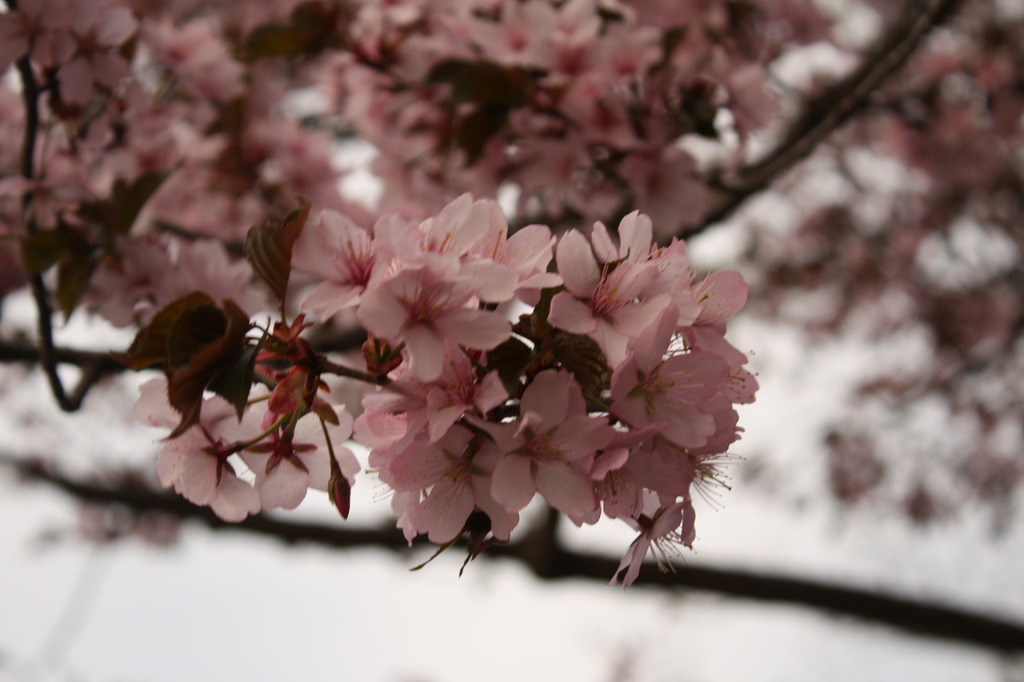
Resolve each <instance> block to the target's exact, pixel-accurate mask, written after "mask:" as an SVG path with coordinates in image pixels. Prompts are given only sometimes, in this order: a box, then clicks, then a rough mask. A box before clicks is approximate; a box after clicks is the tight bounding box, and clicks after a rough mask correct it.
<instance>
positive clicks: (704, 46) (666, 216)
mask: <svg viewBox="0 0 1024 682" xmlns="http://www.w3.org/2000/svg"><path fill="white" fill-rule="evenodd" d="M358 5H359V7H358V10H357V11H356V12H355V17H354V19H353V21H352V24H351V28H350V31H349V34H350V40H351V41H352V43H353V48H352V52H353V58H352V59H349V60H345V61H340V60H339V62H338V63H336V64H332V65H331V68H332V70H331V75H332V77H334V78H335V81H336V83H335V85H334V87H335V89H336V90H337V92H338V101H339V104H340V110H341V112H342V114H343V116H344V117H345V118H346V119H347V120H348V121H350V122H351V124H352V125H353V126H354V127H355V128H356V129H357V130H358V131H359V134H360V135H361V136H362V137H363V138H365V139H367V140H370V141H371V142H372V143H373V144H374V146H375V147H377V149H378V150H379V151H380V155H379V156H378V157H377V159H376V160H375V162H374V163H375V170H376V172H377V173H378V174H379V175H381V176H382V177H384V178H387V179H388V180H389V182H388V183H387V185H386V188H385V192H386V194H385V197H384V202H385V204H386V205H388V206H391V207H392V208H394V209H395V210H403V211H410V210H414V209H415V207H422V206H426V207H429V208H433V209H434V210H436V209H437V208H439V207H440V206H441V205H442V204H443V203H445V202H446V201H447V200H448V199H450V198H451V197H453V196H454V195H455V194H458V193H459V192H461V191H466V190H468V191H471V192H474V193H476V194H488V195H493V194H494V192H495V191H496V189H497V188H498V187H499V186H501V185H512V186H515V187H516V188H517V189H518V190H519V194H518V200H519V207H518V212H519V214H521V215H547V216H559V215H561V214H562V212H563V211H566V210H568V211H569V212H570V213H571V214H576V215H580V216H583V218H584V219H590V220H593V219H594V218H595V217H602V216H605V215H608V214H611V213H614V211H616V210H622V209H623V207H628V208H625V209H624V210H622V212H625V211H628V210H629V209H630V208H638V209H639V210H641V211H643V212H645V213H647V214H649V215H651V216H652V217H653V218H654V220H655V223H656V224H657V225H658V226H659V228H660V229H661V231H662V234H663V235H668V234H673V233H675V232H678V231H679V230H680V229H681V228H684V227H687V226H689V225H692V224H694V223H696V222H698V221H700V219H701V217H702V214H703V212H704V209H705V207H706V205H707V203H708V201H709V196H710V191H709V189H708V187H707V185H706V183H705V180H704V178H702V177H701V173H700V172H699V170H698V164H697V162H696V160H695V158H694V157H693V156H692V155H691V154H690V153H689V152H688V151H686V149H684V148H683V147H681V146H680V145H679V144H678V142H679V141H680V140H681V139H683V138H685V137H687V136H703V137H705V138H710V139H719V138H720V137H722V133H723V132H725V131H726V128H728V129H729V134H730V135H731V136H732V137H734V138H735V139H736V140H737V141H739V142H741V143H742V141H743V140H745V139H746V137H747V135H748V133H749V132H750V131H752V130H756V129H758V128H761V127H762V126H763V125H764V123H766V122H767V121H768V120H769V119H770V117H771V116H772V115H773V114H774V113H775V111H776V109H777V106H776V104H775V101H774V97H773V96H772V95H771V94H770V92H769V91H768V89H767V88H766V84H767V82H768V72H767V71H766V69H765V64H766V63H768V62H770V61H771V60H772V59H774V58H775V57H776V56H777V55H778V54H779V53H780V51H781V50H782V47H783V44H785V43H792V44H800V43H805V42H813V41H814V40H817V39H819V38H820V36H821V35H822V30H823V29H824V28H825V27H826V26H827V24H828V22H827V21H826V20H825V19H824V18H823V17H822V15H820V14H819V13H818V12H817V10H816V9H815V7H814V3H805V2H799V1H797V2H790V1H783V2H778V1H775V0H773V1H770V2H760V3H723V2H706V1H703V0H702V1H700V2H697V1H691V0H673V1H672V2H664V1H661V0H633V1H630V2H620V1H619V0H613V1H611V2H598V1H597V0H569V1H568V2H551V1H550V0H528V1H526V2H521V1H519V0H502V1H495V0H459V1H458V2H446V3H426V2H397V3H388V4H387V5H384V6H381V5H380V4H379V3H359V4H358ZM789 21H792V24H791V26H794V27H796V26H799V27H800V28H802V29H804V30H803V31H793V32H790V33H788V34H782V33H779V32H772V31H770V30H767V27H769V26H776V25H779V24H781V23H784V22H789ZM726 111H727V112H729V117H728V118H729V119H730V120H731V122H732V123H731V126H725V124H723V119H721V118H719V117H718V115H719V114H720V113H723V112H726Z"/></svg>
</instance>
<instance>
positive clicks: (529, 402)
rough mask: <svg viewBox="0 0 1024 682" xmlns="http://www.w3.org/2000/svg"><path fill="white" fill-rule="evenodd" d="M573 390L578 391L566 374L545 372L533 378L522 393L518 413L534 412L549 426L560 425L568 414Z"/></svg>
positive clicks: (570, 376)
mask: <svg viewBox="0 0 1024 682" xmlns="http://www.w3.org/2000/svg"><path fill="white" fill-rule="evenodd" d="M573 388H575V390H576V391H579V390H580V389H579V387H577V386H576V383H575V382H574V381H573V380H572V375H570V374H569V373H568V372H559V371H557V370H553V369H549V370H545V371H543V372H541V373H540V374H538V375H537V376H535V377H534V378H533V381H531V382H530V385H529V386H527V387H526V391H524V392H523V399H522V404H521V406H520V412H521V413H523V414H527V413H529V412H536V413H538V414H540V416H541V417H542V418H543V419H544V423H545V424H547V425H549V426H555V425H557V424H560V423H562V422H563V421H565V418H566V416H567V414H568V409H569V392H570V390H572V389H573Z"/></svg>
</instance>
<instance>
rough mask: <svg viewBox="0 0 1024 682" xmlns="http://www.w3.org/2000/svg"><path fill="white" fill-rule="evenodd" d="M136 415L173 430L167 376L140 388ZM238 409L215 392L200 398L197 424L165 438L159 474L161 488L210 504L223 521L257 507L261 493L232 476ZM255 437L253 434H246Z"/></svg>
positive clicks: (238, 517) (174, 420)
mask: <svg viewBox="0 0 1024 682" xmlns="http://www.w3.org/2000/svg"><path fill="white" fill-rule="evenodd" d="M139 393H140V395H139V399H138V401H137V402H136V403H135V407H134V413H135V416H136V417H137V418H138V419H139V420H140V421H142V422H144V423H146V424H149V425H150V426H157V427H161V428H167V429H173V428H175V426H176V425H177V424H178V422H179V421H180V415H179V414H178V413H177V412H175V411H174V409H173V408H172V407H171V406H170V404H169V403H168V402H167V382H166V380H165V379H163V378H162V377H161V378H157V379H151V380H150V381H147V382H146V383H145V384H143V385H142V386H141V387H140V388H139ZM240 435H241V433H240V430H239V423H238V413H237V411H236V410H235V408H234V407H233V406H232V405H230V404H229V403H228V402H227V401H226V400H224V399H223V398H221V397H219V396H214V397H213V398H210V399H209V400H204V401H203V405H202V409H201V412H200V417H199V423H198V424H196V425H195V426H193V427H191V428H190V429H188V430H187V431H185V432H184V433H182V434H181V435H179V436H178V437H177V438H172V439H170V440H167V441H164V444H163V446H162V447H161V448H160V455H159V458H158V459H157V476H158V478H159V479H160V483H161V484H163V485H164V486H167V487H170V486H174V490H175V492H177V493H178V494H179V495H182V496H184V497H185V499H187V500H188V501H190V502H192V503H193V504H198V505H203V506H209V507H210V508H211V509H213V511H214V513H215V514H217V516H219V517H220V518H222V519H223V520H225V521H232V522H237V521H241V520H242V519H244V518H245V517H246V516H248V515H249V514H255V513H256V512H258V511H259V510H260V495H259V493H257V492H256V489H255V488H253V487H252V486H251V485H249V484H248V483H246V482H244V481H242V480H241V479H240V478H238V476H237V475H236V472H235V468H234V465H232V463H231V462H230V461H229V457H231V456H232V455H234V454H235V453H236V452H237V450H238V448H237V445H238V438H237V436H240ZM249 435H252V436H255V435H256V434H255V433H253V434H249Z"/></svg>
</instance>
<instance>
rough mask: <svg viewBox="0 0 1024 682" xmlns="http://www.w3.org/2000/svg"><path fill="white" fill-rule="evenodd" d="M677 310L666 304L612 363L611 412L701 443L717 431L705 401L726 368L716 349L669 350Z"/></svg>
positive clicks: (719, 386)
mask: <svg viewBox="0 0 1024 682" xmlns="http://www.w3.org/2000/svg"><path fill="white" fill-rule="evenodd" d="M675 312H676V311H675V309H674V308H668V309H666V310H665V312H663V313H662V314H661V316H660V317H659V318H658V320H657V321H656V323H655V324H653V325H651V327H650V328H648V329H647V330H646V332H645V333H644V334H643V335H642V336H641V337H640V339H639V340H638V341H637V342H636V345H635V346H634V348H633V349H632V350H631V351H630V353H629V354H628V355H627V356H626V359H625V360H624V361H623V362H622V363H620V364H619V365H618V366H617V367H616V368H615V371H614V372H613V374H612V382H611V384H612V413H613V414H615V415H616V416H617V417H620V418H621V419H624V420H626V421H627V422H628V423H629V424H630V425H632V426H647V425H650V424H661V425H662V426H661V429H660V435H662V436H663V437H665V438H667V439H669V440H671V441H673V442H675V443H677V444H678V445H680V446H683V447H700V446H702V445H704V444H705V443H706V442H707V439H708V437H709V436H710V435H711V434H712V433H714V431H715V420H714V418H713V417H712V416H711V415H709V414H706V413H705V412H704V411H703V406H704V404H705V403H706V402H707V401H708V400H709V399H710V398H712V397H714V396H715V395H716V394H718V393H719V392H720V391H722V390H723V389H724V387H725V385H726V383H727V381H728V378H729V367H728V365H726V363H725V361H724V360H722V359H721V358H720V357H719V356H717V355H715V354H714V353H708V352H701V351H692V352H688V353H685V352H682V350H681V349H679V350H677V351H672V350H671V345H672V341H673V338H674V336H675V331H676V325H675V319H676V314H675Z"/></svg>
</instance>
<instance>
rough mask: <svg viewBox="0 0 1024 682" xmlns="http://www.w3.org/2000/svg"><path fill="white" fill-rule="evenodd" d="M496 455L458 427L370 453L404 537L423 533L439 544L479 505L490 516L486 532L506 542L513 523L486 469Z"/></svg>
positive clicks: (486, 443)
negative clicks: (396, 449) (394, 450)
mask: <svg viewBox="0 0 1024 682" xmlns="http://www.w3.org/2000/svg"><path fill="white" fill-rule="evenodd" d="M497 459H498V453H497V451H496V450H495V449H494V445H493V443H490V442H489V441H487V440H483V439H481V438H480V437H479V436H474V435H473V433H472V432H470V431H469V430H468V429H466V428H463V427H461V426H455V427H453V428H452V429H450V430H449V431H447V432H446V433H445V435H444V437H443V438H441V439H440V440H439V441H437V442H436V443H428V442H426V440H425V439H417V440H416V441H414V442H413V443H412V444H411V445H410V446H409V447H408V448H407V449H406V450H404V451H403V452H401V453H398V454H396V455H387V456H381V455H380V454H379V453H373V454H371V459H370V463H371V465H373V466H378V467H379V470H380V478H381V480H382V481H384V482H385V483H387V484H388V485H389V486H391V487H392V488H393V489H394V490H395V491H396V493H400V494H396V497H395V501H394V503H393V504H394V505H397V507H398V508H399V509H400V510H401V513H400V524H399V525H400V526H401V527H402V528H403V529H404V530H405V534H406V537H408V538H410V540H411V538H412V537H415V536H416V535H419V534H421V533H426V534H427V536H428V537H429V539H430V541H431V542H435V543H438V544H444V543H446V542H449V541H451V540H454V539H455V538H456V537H458V536H459V534H461V533H462V531H463V528H464V527H465V524H466V520H467V519H468V518H469V515H470V514H471V513H472V512H473V511H474V510H475V509H479V510H481V511H483V512H484V513H485V514H487V516H488V518H489V519H490V520H491V532H492V533H493V535H494V537H495V538H496V539H498V540H500V541H507V540H508V539H509V535H510V534H511V532H512V529H513V528H514V527H515V526H516V525H517V524H518V522H519V515H518V514H517V513H516V512H515V511H510V510H507V509H505V508H504V507H503V506H502V505H500V504H498V502H497V501H496V500H495V499H494V497H493V496H492V493H491V472H492V471H493V469H494V466H495V464H496V462H497Z"/></svg>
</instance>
